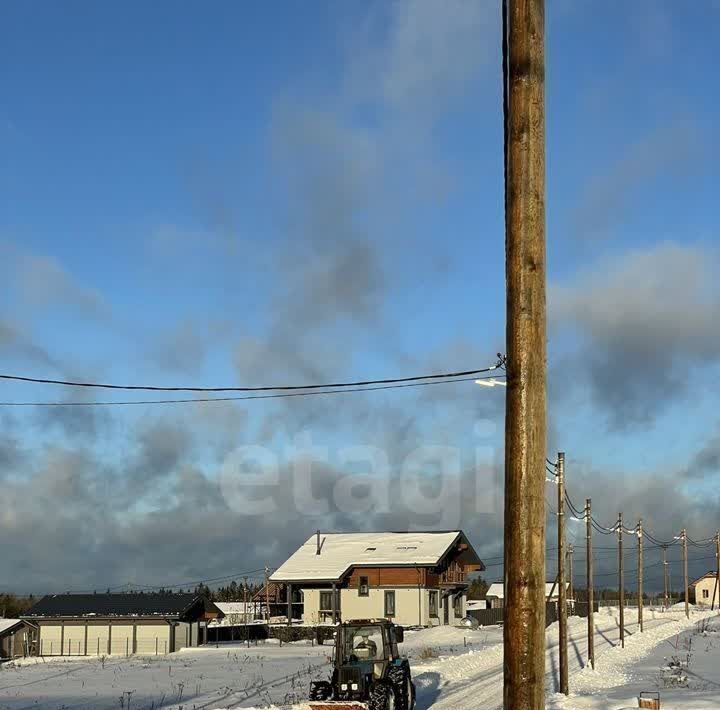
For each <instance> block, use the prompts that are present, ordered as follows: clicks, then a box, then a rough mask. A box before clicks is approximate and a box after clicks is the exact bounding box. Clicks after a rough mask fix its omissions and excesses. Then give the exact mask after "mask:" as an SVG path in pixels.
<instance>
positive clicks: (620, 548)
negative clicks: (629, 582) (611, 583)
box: [617, 513, 625, 648]
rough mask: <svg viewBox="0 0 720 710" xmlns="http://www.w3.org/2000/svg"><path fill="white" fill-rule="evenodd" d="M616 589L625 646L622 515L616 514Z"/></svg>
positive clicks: (621, 642) (621, 632)
mask: <svg viewBox="0 0 720 710" xmlns="http://www.w3.org/2000/svg"><path fill="white" fill-rule="evenodd" d="M617 525H618V529H617V534H618V591H619V597H620V645H621V646H622V647H623V648H625V560H624V558H623V515H622V513H619V514H618V524H617Z"/></svg>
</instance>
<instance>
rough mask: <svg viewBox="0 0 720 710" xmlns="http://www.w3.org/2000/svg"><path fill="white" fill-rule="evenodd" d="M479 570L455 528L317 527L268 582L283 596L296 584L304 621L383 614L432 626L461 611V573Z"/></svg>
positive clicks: (464, 584)
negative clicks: (278, 586) (359, 530)
mask: <svg viewBox="0 0 720 710" xmlns="http://www.w3.org/2000/svg"><path fill="white" fill-rule="evenodd" d="M484 569H485V566H484V565H483V563H482V561H481V560H480V558H479V557H478V555H477V553H476V552H475V550H474V549H473V548H472V545H471V544H470V542H469V541H468V539H467V537H466V536H465V534H464V533H463V532H462V531H460V530H455V531H443V532H382V533H319V532H318V533H317V534H316V535H313V536H312V537H311V538H309V539H308V540H307V541H306V542H305V543H304V544H303V545H301V547H300V548H299V549H298V550H297V551H296V552H295V553H294V554H293V555H292V556H291V557H290V558H289V559H288V560H287V561H286V562H285V563H284V564H282V565H281V566H280V567H279V568H278V569H277V570H276V571H275V572H274V573H273V574H272V575H271V577H270V580H271V581H272V582H278V583H283V584H285V585H286V586H287V588H288V591H289V593H290V597H292V595H293V590H297V589H298V588H299V589H300V590H302V599H303V605H302V606H303V612H302V619H303V621H304V622H305V623H308V624H317V623H337V622H338V621H341V620H342V621H347V620H351V619H368V618H381V617H385V618H387V619H391V620H392V621H394V622H396V623H398V624H403V625H405V626H435V625H441V624H452V623H453V622H454V621H455V620H457V619H460V618H462V617H463V616H465V592H466V589H467V587H468V584H469V580H468V574H469V573H470V572H476V571H482V570H484ZM297 615H298V614H297V613H296V614H295V616H297ZM290 616H291V614H288V617H290Z"/></svg>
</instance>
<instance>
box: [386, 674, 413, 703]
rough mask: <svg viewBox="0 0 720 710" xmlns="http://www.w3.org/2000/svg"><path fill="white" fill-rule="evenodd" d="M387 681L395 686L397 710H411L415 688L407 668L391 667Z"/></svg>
mask: <svg viewBox="0 0 720 710" xmlns="http://www.w3.org/2000/svg"><path fill="white" fill-rule="evenodd" d="M387 677H388V680H389V681H390V682H391V683H392V684H393V686H395V696H396V698H397V710H412V707H413V705H414V704H415V687H414V686H413V683H412V680H410V674H409V673H408V670H407V668H403V667H402V666H393V667H391V668H390V669H389V670H388V674H387Z"/></svg>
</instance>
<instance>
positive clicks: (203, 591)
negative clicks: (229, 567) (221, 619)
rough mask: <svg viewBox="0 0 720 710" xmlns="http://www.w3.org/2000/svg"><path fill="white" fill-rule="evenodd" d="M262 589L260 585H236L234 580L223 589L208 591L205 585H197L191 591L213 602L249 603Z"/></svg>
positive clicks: (208, 588)
mask: <svg viewBox="0 0 720 710" xmlns="http://www.w3.org/2000/svg"><path fill="white" fill-rule="evenodd" d="M260 589H262V585H261V584H248V585H245V584H242V583H241V584H238V583H237V582H235V581H234V580H233V581H232V582H230V584H228V585H227V586H225V587H218V588H217V589H210V587H208V586H207V584H198V585H197V587H195V589H194V590H193V591H194V592H195V594H200V595H202V596H204V597H205V598H206V599H209V600H210V601H213V602H241V601H244V600H245V599H246V598H247V601H248V602H249V601H250V600H251V599H252V597H253V594H255V593H256V592H258V591H260Z"/></svg>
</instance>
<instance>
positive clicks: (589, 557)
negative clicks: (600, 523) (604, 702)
mask: <svg viewBox="0 0 720 710" xmlns="http://www.w3.org/2000/svg"><path fill="white" fill-rule="evenodd" d="M585 545H586V551H585V557H586V565H587V569H586V573H587V595H588V617H587V618H588V658H589V659H590V665H591V667H592V669H593V670H595V618H594V614H595V599H594V596H595V595H594V591H593V548H592V500H591V499H590V498H588V499H586V501H585Z"/></svg>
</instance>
